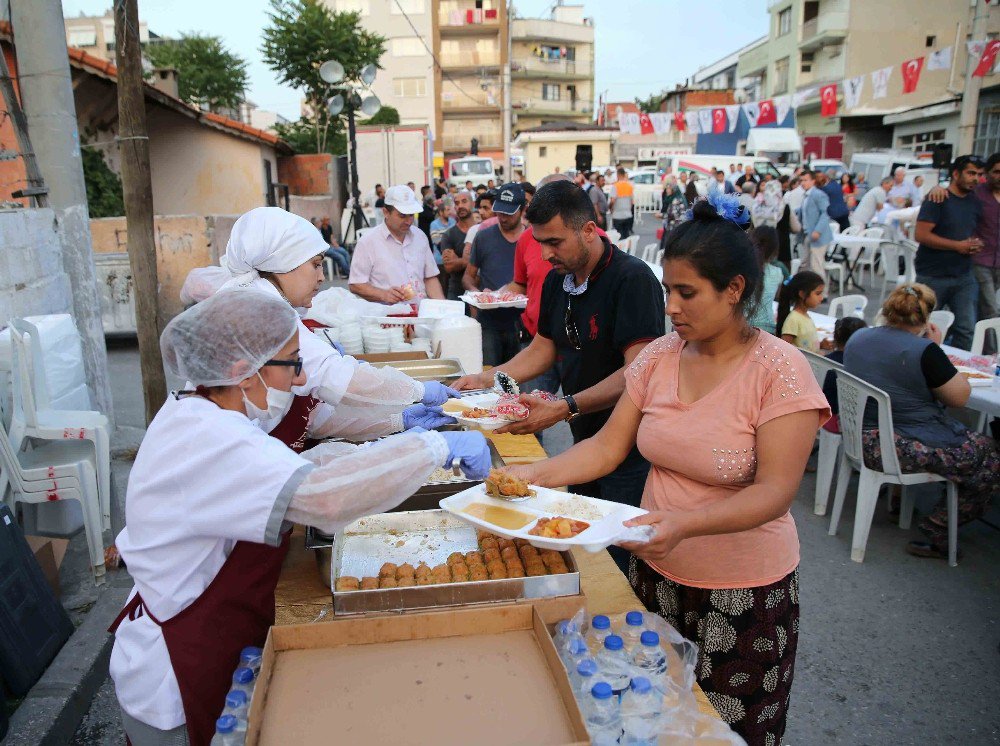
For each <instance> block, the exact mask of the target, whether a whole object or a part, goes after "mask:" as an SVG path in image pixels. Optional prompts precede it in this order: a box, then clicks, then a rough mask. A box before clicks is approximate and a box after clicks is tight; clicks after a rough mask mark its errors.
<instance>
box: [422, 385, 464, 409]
mask: <svg viewBox="0 0 1000 746" xmlns="http://www.w3.org/2000/svg"><path fill="white" fill-rule="evenodd" d="M458 397H459V393H458V392H457V391H455V389H452V388H448V387H447V386H445V385H444V384H443V383H438V382H437V381H426V382H425V383H424V398H423V399H421V400H420V403H421V404H426V405H427V406H428V407H438V406H441V405H442V404H444V403H445V402H446V401H448V400H449V399H457V398H458Z"/></svg>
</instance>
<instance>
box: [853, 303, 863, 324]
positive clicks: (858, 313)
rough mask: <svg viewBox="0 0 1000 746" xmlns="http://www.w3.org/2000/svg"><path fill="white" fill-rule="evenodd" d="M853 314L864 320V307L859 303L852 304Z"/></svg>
mask: <svg viewBox="0 0 1000 746" xmlns="http://www.w3.org/2000/svg"><path fill="white" fill-rule="evenodd" d="M854 315H855V317H857V318H859V319H861V320H862V321H863V320H864V318H865V309H863V308H862V307H861V304H860V303H858V304H857V305H855V306H854Z"/></svg>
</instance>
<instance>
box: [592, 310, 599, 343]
mask: <svg viewBox="0 0 1000 746" xmlns="http://www.w3.org/2000/svg"><path fill="white" fill-rule="evenodd" d="M599 331H600V329H598V327H597V314H596V313H595V314H594V315H593V316H591V317H590V341H591V342H594V341H595V340H596V339H597V333H598V332H599Z"/></svg>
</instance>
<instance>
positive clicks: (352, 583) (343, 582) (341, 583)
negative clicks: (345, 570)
mask: <svg viewBox="0 0 1000 746" xmlns="http://www.w3.org/2000/svg"><path fill="white" fill-rule="evenodd" d="M360 584H361V581H360V580H358V579H357V578H355V577H353V576H351V575H342V576H341V577H339V578H337V585H336V588H337V590H338V591H356V590H358V587H359V586H360Z"/></svg>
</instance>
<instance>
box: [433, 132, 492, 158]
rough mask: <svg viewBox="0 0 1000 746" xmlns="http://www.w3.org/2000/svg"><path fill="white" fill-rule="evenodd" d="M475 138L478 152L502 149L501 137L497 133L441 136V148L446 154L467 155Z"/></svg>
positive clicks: (448, 134)
mask: <svg viewBox="0 0 1000 746" xmlns="http://www.w3.org/2000/svg"><path fill="white" fill-rule="evenodd" d="M473 137H475V138H476V139H477V140H479V150H480V151H483V150H494V149H497V150H498V149H500V148H502V147H503V144H502V140H503V136H502V135H501V134H500V133H499V132H485V133H483V132H477V133H475V134H468V135H466V134H451V133H445V134H444V135H442V136H441V146H442V147H443V148H444V150H445V152H447V153H467V152H469V147H470V144H471V142H472V138H473Z"/></svg>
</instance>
